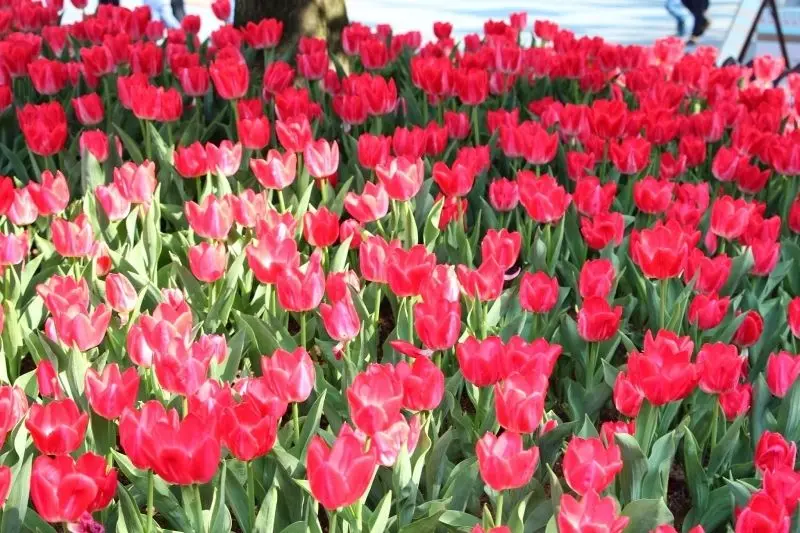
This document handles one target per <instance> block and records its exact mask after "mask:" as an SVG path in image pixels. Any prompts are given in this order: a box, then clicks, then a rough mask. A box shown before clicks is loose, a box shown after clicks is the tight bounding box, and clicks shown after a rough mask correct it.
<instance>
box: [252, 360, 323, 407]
mask: <svg viewBox="0 0 800 533" xmlns="http://www.w3.org/2000/svg"><path fill="white" fill-rule="evenodd" d="M261 372H262V373H263V375H264V383H265V385H266V386H267V388H268V390H270V391H272V393H273V394H275V395H276V396H278V397H279V398H281V399H282V400H284V401H285V402H291V403H300V402H304V401H306V400H307V399H308V396H309V395H310V394H311V390H312V389H313V388H314V380H315V372H314V363H313V362H312V361H311V358H310V357H309V355H308V352H306V350H305V349H304V348H302V347H301V348H297V349H295V351H294V352H292V353H289V352H287V351H286V350H283V349H278V350H276V351H275V353H273V354H272V356H271V357H266V356H264V357H262V358H261Z"/></svg>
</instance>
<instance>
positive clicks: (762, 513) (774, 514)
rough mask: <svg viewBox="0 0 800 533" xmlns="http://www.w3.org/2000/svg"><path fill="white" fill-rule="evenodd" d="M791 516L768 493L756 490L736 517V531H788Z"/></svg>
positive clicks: (771, 532)
mask: <svg viewBox="0 0 800 533" xmlns="http://www.w3.org/2000/svg"><path fill="white" fill-rule="evenodd" d="M790 524H791V518H790V517H789V516H788V514H787V512H786V509H785V508H784V506H783V505H781V504H780V503H779V502H777V501H775V500H774V499H773V498H772V497H770V495H769V494H767V493H765V492H763V491H758V492H756V493H755V494H753V495H752V496H751V497H750V501H749V502H747V506H746V507H745V508H744V509H742V510H741V511H740V512H739V514H738V516H737V517H736V533H757V532H760V531H769V532H770V533H789V526H790Z"/></svg>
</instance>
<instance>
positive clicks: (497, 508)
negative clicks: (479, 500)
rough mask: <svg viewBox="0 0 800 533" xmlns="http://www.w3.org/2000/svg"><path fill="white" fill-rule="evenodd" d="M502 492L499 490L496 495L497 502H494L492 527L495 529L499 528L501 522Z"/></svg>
mask: <svg viewBox="0 0 800 533" xmlns="http://www.w3.org/2000/svg"><path fill="white" fill-rule="evenodd" d="M503 494H504V493H503V491H502V490H501V491H500V492H499V493H497V500H496V501H495V514H494V525H495V527H498V526H500V524H502V523H503V522H502V521H503Z"/></svg>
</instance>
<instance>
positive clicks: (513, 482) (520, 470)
mask: <svg viewBox="0 0 800 533" xmlns="http://www.w3.org/2000/svg"><path fill="white" fill-rule="evenodd" d="M475 453H476V455H477V456H478V469H479V470H480V473H481V478H483V482H484V483H486V484H487V485H489V487H491V488H492V489H494V490H496V491H503V490H508V489H518V488H520V487H524V486H525V485H526V484H527V483H528V482H529V481H530V480H531V478H532V477H533V473H534V472H535V471H536V465H537V464H538V463H539V448H537V447H536V446H533V447H531V448H530V449H528V450H523V448H522V436H521V435H520V434H519V433H514V432H511V431H506V432H504V433H503V434H502V435H500V436H499V437H497V436H495V435H494V434H493V433H487V434H486V435H484V436H483V437H482V438H481V439H480V440H479V441H478V445H477V446H476V447H475Z"/></svg>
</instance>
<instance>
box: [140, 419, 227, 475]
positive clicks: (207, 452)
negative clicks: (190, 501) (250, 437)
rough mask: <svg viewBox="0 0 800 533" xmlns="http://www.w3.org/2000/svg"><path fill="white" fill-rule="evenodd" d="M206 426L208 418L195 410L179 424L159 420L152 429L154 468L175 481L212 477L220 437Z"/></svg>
mask: <svg viewBox="0 0 800 533" xmlns="http://www.w3.org/2000/svg"><path fill="white" fill-rule="evenodd" d="M170 422H172V423H170ZM207 430H208V428H207V426H206V423H205V421H204V420H203V419H201V418H199V417H198V416H197V415H195V414H193V413H189V414H188V415H187V416H186V417H185V418H184V419H183V420H181V421H180V422H178V423H177V424H175V423H174V420H172V421H169V422H168V421H167V420H165V419H162V420H160V421H159V422H157V423H156V424H155V425H154V426H153V429H152V433H153V440H154V442H155V443H156V444H155V446H153V450H152V463H153V464H152V466H153V471H154V472H155V473H156V474H158V475H159V476H160V477H161V478H163V479H164V481H166V482H167V483H171V484H173V485H192V484H194V483H199V484H203V483H208V482H209V481H211V480H212V479H213V477H214V474H215V473H216V471H217V467H218V466H219V460H220V452H221V450H220V444H219V441H217V439H216V438H215V436H214V435H211V434H209V432H208V431H207Z"/></svg>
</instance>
